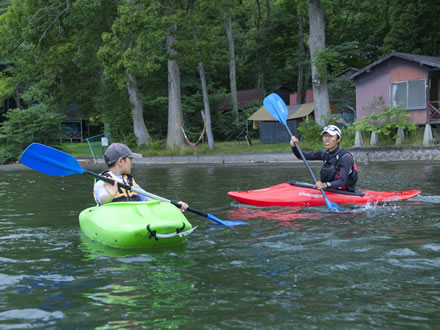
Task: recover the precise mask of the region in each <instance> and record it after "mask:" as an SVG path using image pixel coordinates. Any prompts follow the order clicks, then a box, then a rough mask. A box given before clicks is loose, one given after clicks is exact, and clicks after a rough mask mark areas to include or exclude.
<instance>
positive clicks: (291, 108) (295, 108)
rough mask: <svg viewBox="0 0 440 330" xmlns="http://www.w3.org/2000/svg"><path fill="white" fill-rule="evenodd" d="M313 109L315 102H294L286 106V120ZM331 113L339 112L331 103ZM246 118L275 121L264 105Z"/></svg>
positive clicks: (306, 113) (307, 113) (305, 113)
mask: <svg viewBox="0 0 440 330" xmlns="http://www.w3.org/2000/svg"><path fill="white" fill-rule="evenodd" d="M314 110H315V104H314V103H313V102H311V103H304V104H296V105H288V106H287V111H288V112H287V120H291V119H298V118H303V117H306V116H308V115H310V114H311V113H312V112H313V111H314ZM330 112H331V113H340V111H339V110H338V109H337V108H336V107H335V106H333V105H330ZM248 120H256V121H276V119H274V118H273V117H272V115H271V114H270V113H269V111H267V109H266V108H265V107H264V105H263V106H262V107H261V108H260V109H258V110H257V111H255V112H254V113H253V114H252V116H250V117H249V118H248Z"/></svg>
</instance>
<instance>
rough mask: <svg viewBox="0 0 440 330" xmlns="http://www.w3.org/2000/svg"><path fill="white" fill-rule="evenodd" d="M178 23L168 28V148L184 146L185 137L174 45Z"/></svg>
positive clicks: (178, 71)
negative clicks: (182, 130)
mask: <svg viewBox="0 0 440 330" xmlns="http://www.w3.org/2000/svg"><path fill="white" fill-rule="evenodd" d="M175 31H176V25H175V24H173V25H171V26H169V27H168V29H167V38H166V45H167V52H168V56H169V58H168V135H167V146H168V148H176V147H182V146H183V145H184V139H183V135H182V132H181V129H182V127H183V115H182V99H181V94H180V70H179V64H178V63H177V59H176V58H175V56H176V51H175V50H174V49H173V45H174V44H175V43H176V39H175V37H174V34H175Z"/></svg>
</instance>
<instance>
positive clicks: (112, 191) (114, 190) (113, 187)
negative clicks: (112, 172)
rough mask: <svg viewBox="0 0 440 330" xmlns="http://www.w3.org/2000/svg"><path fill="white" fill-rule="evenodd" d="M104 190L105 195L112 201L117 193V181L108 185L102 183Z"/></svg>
mask: <svg viewBox="0 0 440 330" xmlns="http://www.w3.org/2000/svg"><path fill="white" fill-rule="evenodd" d="M104 187H105V190H107V193H108V195H109V197H110V196H111V197H112V199H113V197H115V195H116V193H117V192H118V181H117V180H115V182H114V183H113V184H110V183H107V182H106V183H104Z"/></svg>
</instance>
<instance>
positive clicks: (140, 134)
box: [127, 71, 150, 146]
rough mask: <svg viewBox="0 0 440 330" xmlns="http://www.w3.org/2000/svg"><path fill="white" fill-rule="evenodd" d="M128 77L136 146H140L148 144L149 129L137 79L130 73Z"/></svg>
mask: <svg viewBox="0 0 440 330" xmlns="http://www.w3.org/2000/svg"><path fill="white" fill-rule="evenodd" d="M127 77H128V80H127V89H128V95H129V99H130V103H131V112H132V114H133V129H134V136H136V144H137V145H138V146H140V145H142V144H147V143H148V140H150V134H148V131H147V128H146V127H145V122H144V114H143V109H142V100H141V98H140V96H139V90H138V88H137V81H136V77H135V76H134V75H133V74H132V73H131V72H130V71H127Z"/></svg>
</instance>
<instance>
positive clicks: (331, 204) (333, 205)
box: [325, 198, 345, 213]
mask: <svg viewBox="0 0 440 330" xmlns="http://www.w3.org/2000/svg"><path fill="white" fill-rule="evenodd" d="M325 204H327V208H328V209H329V210H330V211H332V212H338V213H341V212H345V211H344V209H343V208H341V207H340V206H339V205H338V204H336V203H334V202H332V201H329V200H328V198H325Z"/></svg>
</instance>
